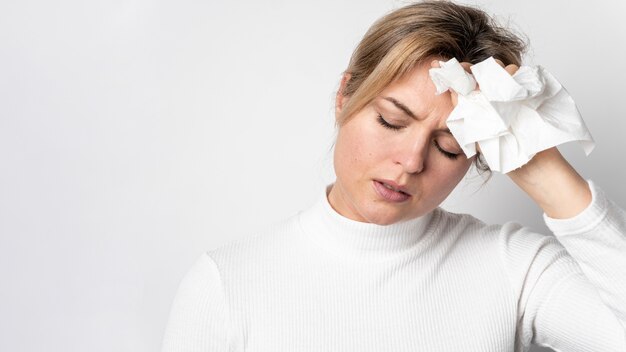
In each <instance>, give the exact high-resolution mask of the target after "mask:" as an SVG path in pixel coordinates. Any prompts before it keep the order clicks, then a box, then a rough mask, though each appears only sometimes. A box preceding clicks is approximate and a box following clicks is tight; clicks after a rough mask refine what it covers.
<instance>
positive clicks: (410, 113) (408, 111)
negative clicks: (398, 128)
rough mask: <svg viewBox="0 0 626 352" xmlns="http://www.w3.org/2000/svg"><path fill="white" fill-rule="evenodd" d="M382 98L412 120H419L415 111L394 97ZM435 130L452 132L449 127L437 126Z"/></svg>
mask: <svg viewBox="0 0 626 352" xmlns="http://www.w3.org/2000/svg"><path fill="white" fill-rule="evenodd" d="M383 99H385V100H387V101H390V102H391V103H393V105H395V106H396V108H398V109H400V110H402V111H403V112H404V113H405V114H407V115H408V116H410V117H411V118H413V119H414V120H418V121H419V119H418V118H417V116H416V115H415V113H413V111H411V109H409V108H408V107H407V106H406V105H404V104H402V103H401V102H400V101H398V100H397V99H396V98H393V97H384V98H383ZM436 131H442V132H445V133H448V134H452V132H450V129H449V128H438V129H437V130H436Z"/></svg>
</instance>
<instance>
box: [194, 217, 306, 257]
mask: <svg viewBox="0 0 626 352" xmlns="http://www.w3.org/2000/svg"><path fill="white" fill-rule="evenodd" d="M298 215H299V213H298V214H294V215H292V216H289V217H287V218H284V219H282V220H279V221H277V222H274V223H271V224H269V225H266V226H265V227H263V228H260V229H259V230H257V231H256V232H254V233H251V234H249V235H248V236H245V237H243V238H239V239H237V240H233V241H231V242H229V243H227V244H224V245H222V246H220V247H217V248H214V249H211V250H208V251H207V252H206V254H207V255H208V256H209V257H210V258H211V259H212V260H213V261H214V262H215V263H216V265H217V266H218V267H219V268H221V269H222V268H223V269H230V268H237V267H245V266H250V265H254V264H255V263H263V262H267V261H268V260H272V259H276V258H277V257H279V256H280V255H281V254H284V253H289V252H290V251H293V249H294V247H295V246H296V245H297V239H298V236H297V235H298V233H299V231H300V225H299V222H298Z"/></svg>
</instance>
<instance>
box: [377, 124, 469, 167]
mask: <svg viewBox="0 0 626 352" xmlns="http://www.w3.org/2000/svg"><path fill="white" fill-rule="evenodd" d="M378 123H380V124H381V125H382V126H383V127H385V128H388V129H390V130H394V131H397V130H401V129H403V128H404V126H396V125H392V124H390V123H389V122H387V121H385V119H383V117H382V115H378ZM433 144H434V145H435V148H437V150H439V151H440V152H441V154H443V155H444V156H445V157H446V158H448V159H452V160H455V159H456V158H458V157H459V155H458V154H453V153H450V152H447V151H445V150H443V148H441V146H440V145H439V143H437V141H436V140H433Z"/></svg>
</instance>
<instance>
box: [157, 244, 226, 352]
mask: <svg viewBox="0 0 626 352" xmlns="http://www.w3.org/2000/svg"><path fill="white" fill-rule="evenodd" d="M228 326H229V321H228V310H227V305H226V299H225V296H224V289H223V285H222V281H221V278H220V273H219V270H218V268H217V265H216V264H215V262H214V261H213V260H212V259H211V257H209V255H208V254H207V253H204V254H203V255H202V256H200V257H199V258H198V259H197V260H196V262H195V263H194V265H193V266H192V267H191V269H190V270H189V271H188V272H187V274H186V275H185V277H184V278H183V280H182V281H181V283H180V286H179V288H178V291H177V293H176V297H175V298H174V301H173V303H172V308H171V312H170V318H169V321H168V324H167V327H166V329H165V335H164V338H163V345H162V350H161V351H162V352H196V351H197V352H200V351H202V352H226V351H228Z"/></svg>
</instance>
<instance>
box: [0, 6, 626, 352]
mask: <svg viewBox="0 0 626 352" xmlns="http://www.w3.org/2000/svg"><path fill="white" fill-rule="evenodd" d="M404 3H405V2H399V1H373V0H371V1H356V0H352V1H342V2H338V1H330V0H320V1H315V2H313V1H311V2H294V1H280V0H271V1H263V2H259V1H249V0H246V1H238V2H229V1H219V2H218V1H211V0H209V1H191V0H182V1H167V2H166V1H148V0H136V1H122V0H112V1H107V2H86V1H78V0H62V1H55V2H50V1H37V0H22V1H2V2H0V277H1V278H2V281H1V284H0V285H1V286H0V350H2V351H94V352H95V351H133V352H135V351H146V352H147V351H154V350H158V348H159V346H160V342H161V335H162V333H163V329H164V326H165V323H166V320H167V315H168V312H169V308H170V303H171V300H172V298H173V296H174V293H175V290H176V287H177V285H178V282H179V280H180V278H181V277H182V275H183V274H184V273H185V272H186V270H187V269H188V268H189V266H190V265H191V263H192V262H193V260H194V259H195V258H196V257H197V256H198V255H200V253H201V252H203V251H205V250H207V249H211V248H214V247H217V246H220V245H222V244H225V243H227V242H230V241H232V240H235V239H237V238H241V237H244V236H247V235H248V234H250V233H251V232H252V231H254V230H255V229H256V228H258V227H262V226H265V225H268V224H270V223H272V222H275V221H278V220H280V219H282V218H284V217H286V216H289V215H291V214H293V213H295V212H297V211H298V210H300V209H303V208H305V207H307V206H308V205H309V204H310V203H311V202H312V201H313V200H314V199H315V198H316V197H317V195H318V194H319V192H320V189H321V187H322V186H323V185H325V184H326V183H329V182H331V181H332V180H333V176H332V175H333V174H332V169H331V157H332V153H331V152H330V151H329V148H330V147H331V144H332V140H333V138H334V131H333V118H334V117H333V114H332V111H333V108H332V103H333V101H332V99H333V96H334V92H335V90H336V88H337V85H338V79H339V77H340V74H341V72H342V70H343V69H344V68H345V67H346V65H347V62H348V59H349V56H350V54H351V51H352V49H353V48H354V46H355V45H356V43H357V41H358V40H359V39H360V38H361V36H362V35H363V33H364V32H365V30H366V29H367V28H368V27H369V25H370V24H371V23H372V22H373V21H374V20H375V19H376V18H378V17H380V16H381V15H382V14H384V13H386V12H387V11H389V10H391V9H392V8H395V7H399V6H401V5H402V4H404ZM479 3H480V4H482V5H483V7H484V8H485V9H487V10H488V11H489V12H492V13H496V14H498V15H500V17H501V18H504V19H508V20H510V22H511V24H512V25H514V26H515V27H516V28H519V29H520V30H522V31H524V32H525V33H527V35H528V36H529V38H530V40H531V44H532V47H533V51H532V52H531V56H530V57H529V62H531V63H539V64H542V65H543V66H545V67H547V68H548V69H549V70H550V71H551V72H552V73H554V74H555V75H556V76H557V77H558V78H559V79H560V80H561V82H562V83H563V84H564V85H565V86H566V87H567V89H568V90H569V91H570V93H571V94H572V96H573V97H574V98H575V99H576V101H577V103H578V105H579V108H580V110H581V112H582V113H583V116H584V117H585V119H586V122H587V124H588V126H589V128H590V130H591V132H592V133H593V135H594V137H595V138H596V142H597V147H596V150H595V151H594V152H593V153H592V154H591V156H589V157H584V154H583V152H582V150H581V149H579V148H578V147H577V146H576V145H572V146H566V147H565V148H562V149H561V150H563V151H564V153H565V154H566V156H567V157H568V159H569V160H570V161H571V163H572V164H573V165H574V166H575V167H576V168H577V169H578V170H579V171H580V172H581V173H582V174H583V175H584V176H585V177H588V178H591V179H593V180H595V181H596V182H597V183H598V184H600V185H601V186H602V187H603V188H604V190H605V191H606V192H607V193H608V194H609V195H610V196H611V197H612V198H613V199H614V200H616V201H617V202H618V203H620V204H622V205H626V188H625V187H623V186H622V185H620V181H622V180H623V179H625V176H626V171H625V170H624V167H623V162H624V156H623V151H624V150H626V139H625V138H624V137H623V131H625V130H626V108H625V107H624V99H625V98H624V96H625V93H624V91H625V88H624V86H623V81H624V80H625V79H626V74H625V73H624V72H625V70H624V63H623V59H622V58H624V57H626V50H625V49H624V44H623V43H626V22H624V21H623V17H624V15H625V14H626V2H623V1H622V0H597V1H594V2H592V3H590V2H571V1H566V0H558V1H555V0H552V1H541V0H527V1H524V2H521V1H512V0H507V1H502V0H500V1H495V0H494V1H481V2H479ZM479 184H480V181H477V182H473V183H472V182H470V183H469V184H467V185H465V186H460V188H459V191H458V192H455V193H454V195H453V196H452V197H451V199H449V200H448V201H447V202H446V206H447V207H448V208H449V209H452V210H455V211H464V212H471V213H473V214H474V215H476V216H478V217H480V218H483V219H485V220H486V221H489V222H499V223H501V222H503V221H506V220H518V221H521V222H522V223H524V224H527V225H529V226H533V227H535V228H537V229H539V230H544V229H545V228H544V226H543V224H542V223H541V219H540V214H541V213H540V211H539V209H538V208H536V207H535V205H534V204H532V203H531V202H530V201H529V200H528V199H527V198H526V196H525V195H524V194H522V193H521V192H520V191H518V190H517V189H516V188H515V185H514V184H513V183H512V182H510V181H509V180H508V179H507V177H506V176H502V175H499V174H498V175H495V176H494V178H493V179H492V181H491V182H490V183H489V184H488V185H487V186H485V187H484V188H483V189H482V190H481V191H480V192H479V193H477V194H472V193H473V192H474V190H476V189H477V188H478V187H479Z"/></svg>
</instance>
